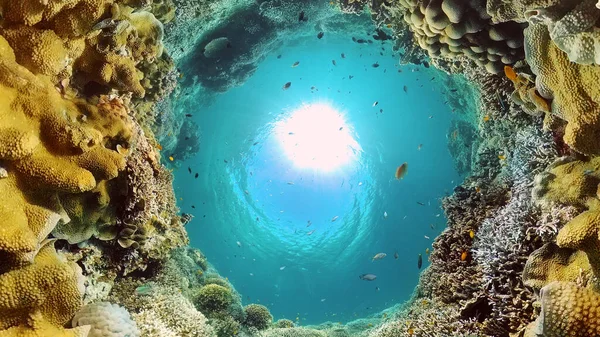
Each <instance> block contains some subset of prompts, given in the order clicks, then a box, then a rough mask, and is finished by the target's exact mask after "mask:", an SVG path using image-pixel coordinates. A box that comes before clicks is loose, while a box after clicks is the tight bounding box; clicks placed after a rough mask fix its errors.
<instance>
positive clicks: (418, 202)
mask: <svg viewBox="0 0 600 337" xmlns="http://www.w3.org/2000/svg"><path fill="white" fill-rule="evenodd" d="M417 205H421V206H425V204H424V203H422V202H420V201H417Z"/></svg>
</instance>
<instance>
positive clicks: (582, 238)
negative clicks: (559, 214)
mask: <svg viewBox="0 0 600 337" xmlns="http://www.w3.org/2000/svg"><path fill="white" fill-rule="evenodd" d="M599 234H600V210H597V209H594V210H590V211H586V212H583V213H581V214H579V215H578V216H576V217H575V218H574V219H573V220H571V221H569V223H567V224H566V225H565V227H563V228H562V229H561V230H560V231H559V232H558V235H557V237H556V243H557V244H558V245H559V246H560V247H565V248H572V249H579V250H582V251H584V252H585V253H586V254H587V257H588V259H589V261H590V264H591V266H592V270H593V272H594V274H595V275H596V277H598V276H600V237H599Z"/></svg>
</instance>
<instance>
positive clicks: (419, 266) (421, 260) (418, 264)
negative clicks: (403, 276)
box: [417, 254, 423, 269]
mask: <svg viewBox="0 0 600 337" xmlns="http://www.w3.org/2000/svg"><path fill="white" fill-rule="evenodd" d="M422 266H423V256H422V255H421V254H419V258H418V259H417V268H419V269H421V267H422Z"/></svg>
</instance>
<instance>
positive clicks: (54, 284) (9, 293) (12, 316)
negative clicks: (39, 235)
mask: <svg viewBox="0 0 600 337" xmlns="http://www.w3.org/2000/svg"><path fill="white" fill-rule="evenodd" d="M83 289H84V286H83V277H82V275H81V268H79V266H78V265H77V264H75V263H73V262H65V261H63V260H61V259H60V257H59V256H58V254H57V253H56V251H55V250H54V245H53V244H52V242H48V243H46V244H44V245H43V246H42V248H41V249H40V251H39V252H38V254H37V256H36V257H35V259H34V260H33V263H32V264H30V265H27V266H25V267H23V268H20V269H16V270H12V271H9V272H6V273H4V274H2V275H0V329H7V328H10V327H13V326H18V325H25V324H28V319H29V318H30V315H31V314H33V313H36V312H38V313H39V314H40V315H41V316H42V317H43V318H44V320H45V321H47V322H49V323H51V324H53V325H58V326H62V325H63V324H65V323H66V322H68V321H69V319H71V317H72V316H73V314H74V313H75V312H76V311H77V310H78V309H79V307H80V306H81V304H82V299H81V296H82V292H83Z"/></svg>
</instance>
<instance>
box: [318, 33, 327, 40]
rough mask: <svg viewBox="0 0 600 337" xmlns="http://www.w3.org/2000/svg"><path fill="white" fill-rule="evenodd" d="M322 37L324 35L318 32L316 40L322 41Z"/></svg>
mask: <svg viewBox="0 0 600 337" xmlns="http://www.w3.org/2000/svg"><path fill="white" fill-rule="evenodd" d="M323 35H325V33H324V32H319V34H317V39H319V40H320V39H322V38H323Z"/></svg>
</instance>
